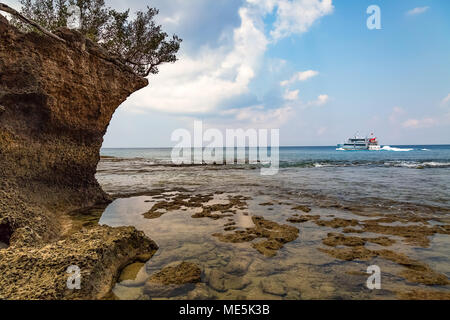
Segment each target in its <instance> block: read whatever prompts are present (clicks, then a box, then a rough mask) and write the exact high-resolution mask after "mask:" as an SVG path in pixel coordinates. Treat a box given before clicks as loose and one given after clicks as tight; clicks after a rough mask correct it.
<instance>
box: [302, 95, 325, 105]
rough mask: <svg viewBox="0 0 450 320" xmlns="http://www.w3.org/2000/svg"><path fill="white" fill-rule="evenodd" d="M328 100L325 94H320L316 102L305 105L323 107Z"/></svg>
mask: <svg viewBox="0 0 450 320" xmlns="http://www.w3.org/2000/svg"><path fill="white" fill-rule="evenodd" d="M329 100H330V97H329V96H328V95H327V94H321V95H319V96H318V97H317V99H316V100H314V101H310V102H308V103H307V105H308V106H323V105H324V104H326V103H327V102H328V101H329Z"/></svg>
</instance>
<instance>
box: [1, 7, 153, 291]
mask: <svg viewBox="0 0 450 320" xmlns="http://www.w3.org/2000/svg"><path fill="white" fill-rule="evenodd" d="M56 34H57V36H58V37H60V38H62V39H64V40H65V43H64V42H60V41H58V40H56V39H54V38H51V37H49V36H46V35H43V34H39V33H36V32H30V33H22V32H20V31H19V30H18V29H16V28H15V27H13V26H12V25H10V24H9V23H8V21H7V20H6V19H5V18H3V16H1V15H0V37H1V39H2V40H1V42H0V163H1V164H2V165H1V167H0V243H1V245H0V299H100V298H102V297H104V296H106V295H107V294H108V293H109V291H110V289H111V288H112V286H113V285H114V283H115V281H116V279H117V277H118V275H119V272H120V270H121V269H122V268H123V267H125V266H126V265H127V264H129V263H130V262H133V261H137V260H138V261H142V260H146V259H147V260H148V259H149V258H150V257H151V256H152V255H153V254H154V253H155V252H156V250H157V248H158V247H157V245H156V244H155V243H154V242H153V241H152V240H150V239H149V238H148V237H146V236H145V235H144V233H143V232H140V231H137V230H136V229H135V228H132V227H124V228H111V227H106V226H98V225H92V226H90V227H89V228H85V227H81V228H74V223H75V222H74V221H76V220H74V219H73V216H70V215H69V214H68V213H69V212H71V211H73V210H75V209H78V208H82V207H88V206H92V205H94V204H96V203H107V202H109V201H110V197H109V196H108V195H107V194H106V193H105V192H104V191H103V190H102V189H101V187H100V185H99V184H98V182H97V180H96V179H95V172H96V167H97V163H98V161H99V159H100V155H99V150H100V147H101V145H102V142H103V135H104V134H105V133H106V129H107V127H108V124H109V122H110V120H111V117H112V115H113V113H114V111H115V109H116V108H117V107H118V106H119V105H120V104H121V103H122V102H123V101H124V100H125V99H126V98H127V97H128V96H129V95H130V94H131V93H133V92H135V91H137V90H139V89H141V88H143V87H145V86H146V85H147V84H148V81H147V80H146V79H145V78H143V77H140V76H137V75H136V74H134V73H133V72H132V70H130V69H129V68H128V67H126V66H125V65H123V64H121V63H120V62H119V61H117V60H116V59H115V58H114V57H110V56H109V55H108V53H107V52H105V51H104V50H102V49H101V48H100V47H99V46H97V45H95V44H94V43H92V42H91V41H89V40H87V39H86V38H84V37H83V36H82V35H81V34H79V33H78V32H76V31H71V30H68V29H60V30H58V31H57V32H56ZM72 265H75V266H78V267H79V269H80V272H81V287H80V289H73V290H71V289H68V288H67V279H68V277H69V276H70V274H68V273H67V272H66V271H67V268H68V267H70V266H72Z"/></svg>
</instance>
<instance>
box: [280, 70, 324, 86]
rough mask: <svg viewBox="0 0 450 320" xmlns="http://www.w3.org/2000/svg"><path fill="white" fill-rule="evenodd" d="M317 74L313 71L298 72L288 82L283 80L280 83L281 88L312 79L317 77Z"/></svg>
mask: <svg viewBox="0 0 450 320" xmlns="http://www.w3.org/2000/svg"><path fill="white" fill-rule="evenodd" d="M318 74H319V72H317V71H314V70H306V71H300V72H297V73H296V74H294V75H293V76H292V77H291V78H290V79H289V80H284V81H281V82H280V85H281V86H287V85H290V84H292V83H294V82H297V81H306V80H308V79H310V78H313V77H315V76H317V75H318Z"/></svg>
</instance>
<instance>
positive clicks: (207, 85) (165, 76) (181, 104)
mask: <svg viewBox="0 0 450 320" xmlns="http://www.w3.org/2000/svg"><path fill="white" fill-rule="evenodd" d="M239 15H240V17H241V25H240V27H238V28H236V29H235V30H234V32H233V46H232V47H231V48H227V47H225V46H223V47H221V48H219V49H214V50H212V49H210V48H208V47H205V48H203V49H202V50H201V51H200V52H199V53H198V54H197V55H196V56H195V57H190V56H188V55H182V56H181V57H180V60H179V61H177V62H176V63H175V64H167V65H163V66H161V68H160V72H159V74H158V75H155V76H152V77H151V78H150V86H149V87H148V88H146V89H144V90H141V91H139V92H138V93H136V94H135V95H134V96H133V99H132V100H133V101H132V103H131V107H132V108H133V109H140V108H145V109H147V108H148V109H156V110H160V111H165V112H174V113H204V112H210V111H212V110H214V108H215V107H217V105H218V104H219V103H220V102H222V101H224V100H226V99H229V98H232V97H235V96H239V95H241V94H244V93H246V92H248V84H249V82H250V80H251V79H253V77H254V76H255V72H256V69H257V68H258V66H259V64H260V59H261V58H262V55H263V54H264V52H265V50H266V46H267V39H266V37H265V36H264V33H263V32H262V31H261V30H260V29H259V28H258V27H257V26H256V23H255V22H254V20H253V19H252V17H251V14H250V12H249V11H248V9H246V8H241V9H240V10H239Z"/></svg>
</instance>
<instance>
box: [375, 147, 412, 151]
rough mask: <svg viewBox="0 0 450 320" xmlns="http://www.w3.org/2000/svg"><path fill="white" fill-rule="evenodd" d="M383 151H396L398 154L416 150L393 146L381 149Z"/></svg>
mask: <svg viewBox="0 0 450 320" xmlns="http://www.w3.org/2000/svg"><path fill="white" fill-rule="evenodd" d="M381 150H382V151H396V152H408V151H413V150H414V149H412V148H395V147H391V146H384V147H383V148H381Z"/></svg>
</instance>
